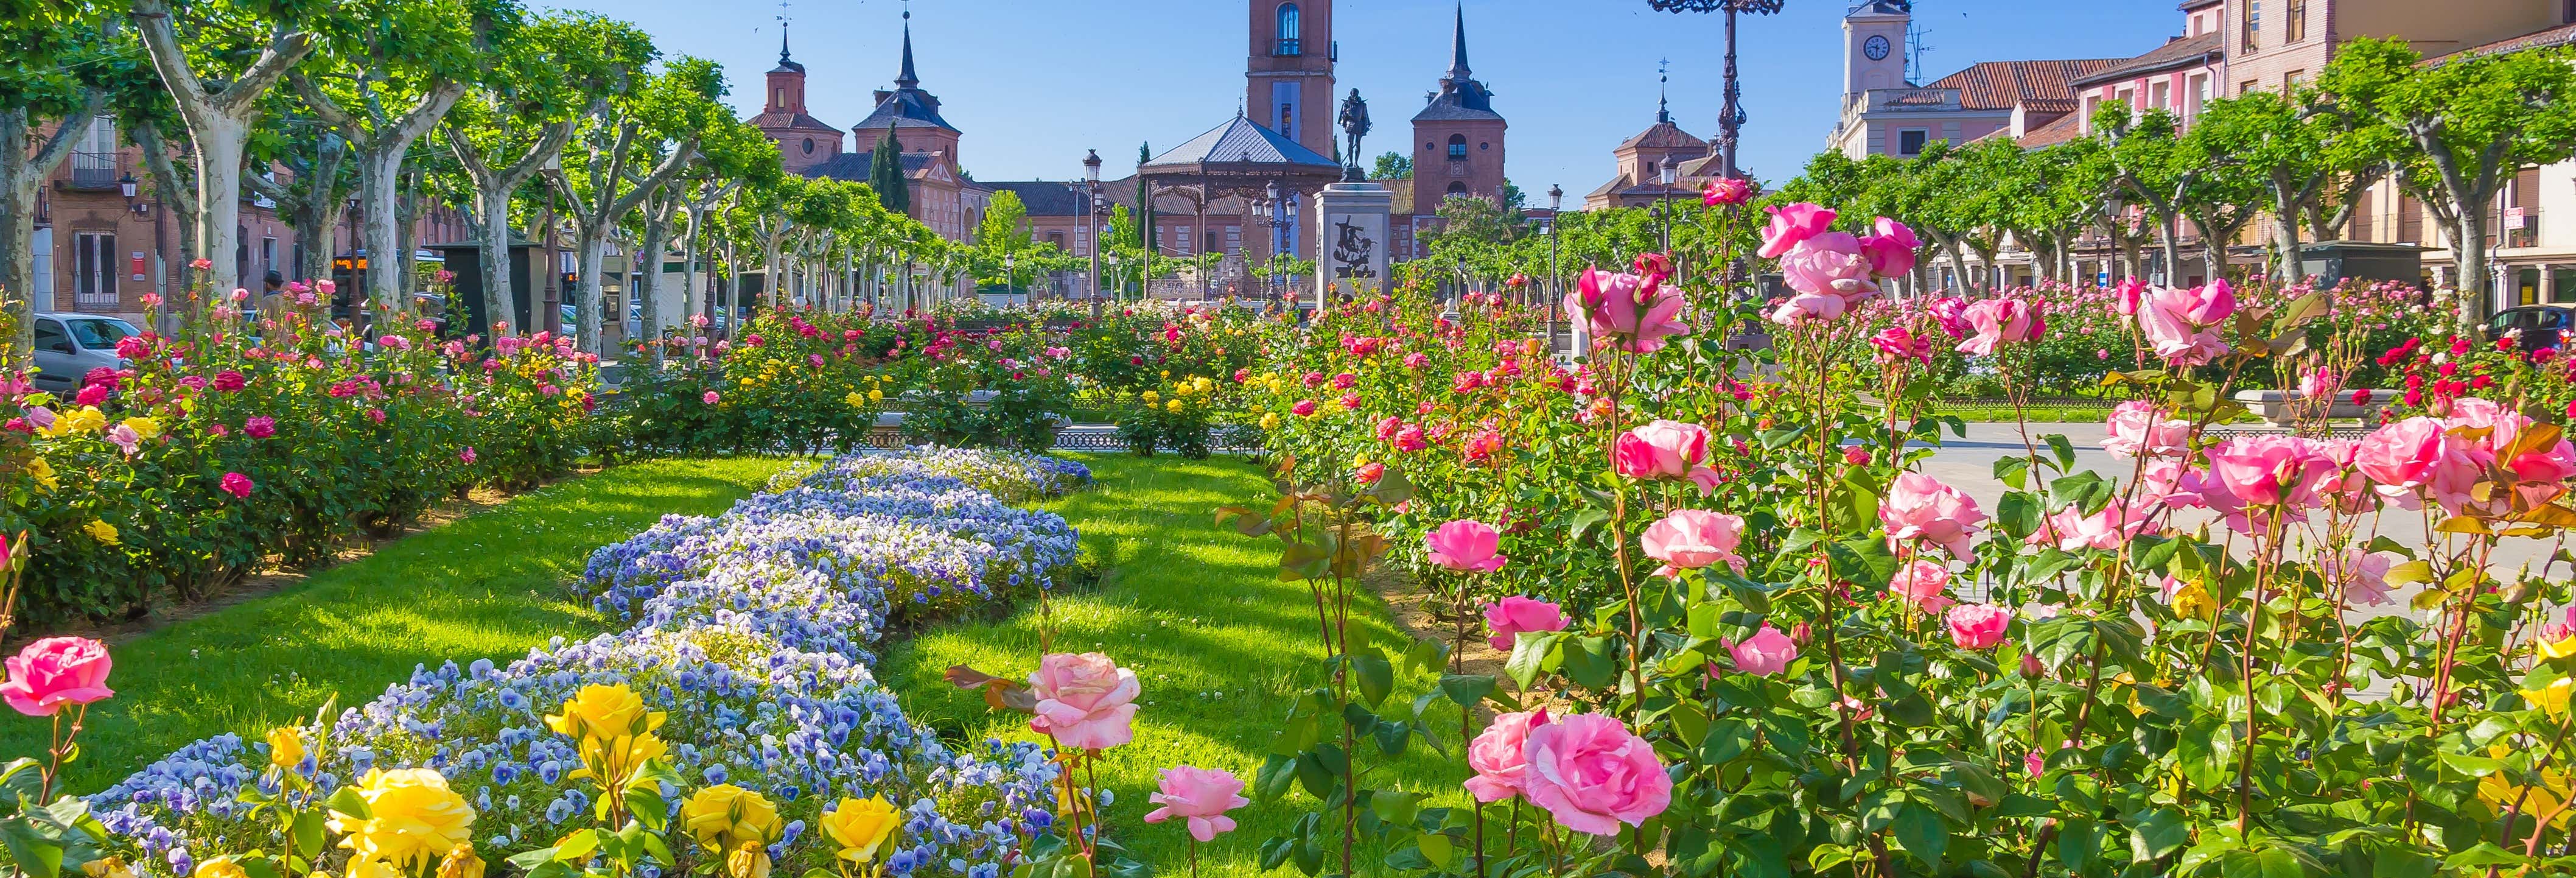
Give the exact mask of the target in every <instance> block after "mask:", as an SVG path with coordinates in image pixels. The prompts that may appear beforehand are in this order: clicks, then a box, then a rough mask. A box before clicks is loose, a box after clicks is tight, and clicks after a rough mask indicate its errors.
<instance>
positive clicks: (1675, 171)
mask: <svg viewBox="0 0 2576 878" xmlns="http://www.w3.org/2000/svg"><path fill="white" fill-rule="evenodd" d="M1680 171H1681V162H1678V161H1674V160H1673V156H1672V154H1671V153H1665V154H1664V160H1663V161H1661V162H1657V163H1655V179H1656V180H1658V181H1660V182H1662V183H1663V184H1664V185H1663V187H1662V188H1663V190H1664V200H1663V202H1662V203H1661V204H1658V205H1656V207H1657V208H1658V210H1657V211H1656V212H1655V219H1657V220H1660V221H1661V226H1662V229H1661V232H1660V235H1661V238H1662V241H1663V245H1664V255H1666V256H1670V255H1672V252H1673V181H1674V179H1676V178H1677V177H1678V176H1679V174H1680Z"/></svg>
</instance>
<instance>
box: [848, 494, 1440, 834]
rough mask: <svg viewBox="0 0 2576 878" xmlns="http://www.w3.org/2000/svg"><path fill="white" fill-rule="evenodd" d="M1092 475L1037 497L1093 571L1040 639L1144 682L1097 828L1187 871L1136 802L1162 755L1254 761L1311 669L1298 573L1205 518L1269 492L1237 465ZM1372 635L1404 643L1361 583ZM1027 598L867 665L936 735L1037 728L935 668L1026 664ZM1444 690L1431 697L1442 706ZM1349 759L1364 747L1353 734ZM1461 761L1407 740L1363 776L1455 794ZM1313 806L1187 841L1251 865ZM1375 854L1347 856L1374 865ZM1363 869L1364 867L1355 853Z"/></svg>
mask: <svg viewBox="0 0 2576 878" xmlns="http://www.w3.org/2000/svg"><path fill="white" fill-rule="evenodd" d="M1083 459H1084V461H1085V462H1086V463H1089V464H1090V465H1091V466H1092V467H1093V472H1094V473H1095V474H1096V475H1098V476H1099V479H1100V484H1099V485H1098V486H1097V487H1095V488H1093V489H1091V490H1088V491H1084V492H1081V493H1077V494H1073V495H1071V496H1068V497H1066V498H1064V499H1062V500H1058V501H1055V502H1053V503H1050V504H1048V507H1047V508H1050V509H1052V510H1054V511H1056V512H1058V513H1060V514H1062V515H1063V516H1064V517H1065V518H1066V519H1067V520H1069V521H1071V522H1072V523H1073V526H1074V527H1075V528H1076V529H1078V530H1080V531H1081V534H1082V544H1083V548H1084V550H1085V552H1086V553H1087V554H1089V555H1090V556H1091V557H1092V558H1093V559H1095V560H1096V561H1097V562H1098V563H1099V564H1100V565H1101V566H1102V567H1103V568H1104V570H1105V573H1104V575H1103V577H1102V580H1101V581H1100V583H1099V584H1098V585H1097V586H1096V587H1092V588H1088V589H1079V590H1069V591H1067V592H1064V593H1059V594H1057V595H1056V596H1055V598H1054V600H1053V603H1054V608H1055V618H1056V625H1057V628H1056V631H1057V633H1056V640H1055V648H1056V649H1057V650H1058V651H1100V652H1106V653H1108V654H1109V655H1110V657H1112V658H1115V659H1117V660H1118V662H1119V663H1120V664H1122V665H1125V666H1127V667H1130V668H1133V669H1135V671H1136V675H1137V677H1138V678H1139V679H1140V680H1141V681H1142V682H1143V684H1144V695H1143V697H1142V698H1141V699H1139V700H1140V702H1141V703H1142V705H1143V707H1142V709H1141V710H1139V711H1138V712H1137V715H1136V740H1135V742H1134V743H1132V744H1129V745H1127V746H1125V747H1120V748H1117V749H1114V750H1111V751H1109V753H1108V758H1107V759H1106V760H1105V761H1104V764H1103V765H1102V771H1101V774H1100V782H1101V783H1102V785H1104V786H1106V787H1108V788H1109V789H1111V790H1113V791H1115V793H1116V801H1115V803H1114V804H1113V805H1112V806H1111V807H1110V808H1109V809H1108V813H1107V822H1108V824H1109V826H1108V829H1109V832H1110V834H1111V836H1112V837H1113V838H1115V839H1117V840H1118V841H1119V842H1120V843H1121V844H1124V845H1126V846H1128V848H1129V849H1130V850H1132V851H1135V852H1137V853H1138V854H1139V855H1141V856H1142V857H1143V858H1145V859H1147V860H1148V861H1149V862H1151V863H1152V864H1153V866H1154V868H1155V870H1156V873H1157V874H1162V875H1187V874H1189V873H1188V865H1187V860H1186V856H1187V855H1186V850H1185V847H1184V846H1185V844H1186V842H1187V839H1188V833H1187V832H1186V831H1185V830H1184V828H1183V827H1182V825H1181V824H1180V823H1179V822H1178V821H1175V822H1169V823H1162V824H1152V825H1148V824H1145V823H1143V822H1142V819H1141V818H1142V817H1143V816H1144V814H1145V812H1146V811H1148V810H1151V809H1152V808H1153V805H1152V804H1150V803H1149V802H1147V801H1146V794H1148V793H1151V792H1153V790H1154V782H1155V776H1156V771H1157V770H1158V769H1161V768H1164V767H1168V766H1172V765H1180V764H1188V765H1197V766H1203V767H1211V768H1224V769H1227V770H1230V771H1233V772H1234V773H1235V774H1236V775H1238V776H1241V777H1243V778H1245V779H1246V780H1247V781H1248V780H1250V778H1251V777H1252V774H1253V772H1254V771H1255V770H1256V769H1258V768H1260V766H1261V763H1262V759H1263V756H1264V755H1265V754H1266V753H1267V752H1268V750H1269V746H1270V742H1271V739H1272V737H1273V736H1274V735H1275V733H1276V731H1277V728H1278V724H1279V722H1280V720H1281V718H1282V717H1283V716H1284V714H1285V710H1286V707H1287V705H1288V703H1289V700H1290V699H1291V697H1292V696H1293V695H1294V694H1295V693H1298V692H1302V691H1304V690H1305V689H1307V688H1309V687H1312V686H1315V685H1317V684H1319V683H1321V682H1322V681H1323V680H1324V673H1323V670H1322V666H1321V660H1322V655H1323V651H1322V649H1321V647H1320V646H1319V645H1318V644H1317V642H1316V632H1315V616H1314V609H1313V607H1314V605H1313V599H1312V598H1311V597H1309V595H1308V592H1307V588H1306V585H1305V584H1304V583H1297V582H1281V581H1279V578H1278V566H1277V561H1278V546H1279V544H1278V541H1277V540H1274V539H1267V538H1265V539H1259V540H1255V539H1249V538H1245V537H1242V536H1238V535H1236V534H1235V533H1234V532H1233V531H1232V530H1231V529H1226V530H1220V529H1218V528H1216V527H1215V525H1214V518H1213V514H1212V513H1213V511H1214V510H1215V508H1216V507H1218V506H1222V505H1226V504H1229V503H1267V502H1268V501H1269V500H1270V499H1271V498H1273V497H1274V496H1275V494H1273V493H1272V492H1271V489H1270V485H1269V483H1268V481H1267V479H1266V478H1265V477H1264V476H1263V475H1262V474H1261V472H1260V471H1259V470H1256V469H1254V468H1253V467H1251V466H1248V465H1245V464H1242V463H1239V462H1232V461H1225V460H1207V461H1183V460H1175V459H1170V458H1156V459H1152V460H1142V459H1138V458H1133V457H1125V456H1119V457H1107V456H1095V457H1085V458H1083ZM1354 618H1355V619H1358V620H1365V623H1366V624H1367V625H1368V626H1369V627H1370V628H1372V629H1373V630H1372V631H1371V633H1370V636H1371V638H1372V639H1373V640H1375V641H1376V642H1379V643H1400V642H1404V641H1403V640H1402V639H1401V636H1400V635H1398V634H1397V633H1396V632H1395V630H1394V628H1393V626H1392V625H1391V623H1390V622H1389V621H1388V615H1387V611H1386V608H1385V606H1384V605H1383V604H1382V603H1380V602H1378V601H1377V600H1375V599H1374V597H1371V598H1370V599H1369V600H1368V601H1367V602H1366V603H1365V604H1364V605H1363V606H1361V607H1359V608H1358V609H1357V610H1356V611H1355V612H1354ZM1037 660H1038V615H1037V611H1036V608H1035V607H1034V606H1031V607H1027V608H1023V609H1022V610H1021V611H1020V612H1018V613H1015V614H1013V615H1012V616H1010V617H1009V618H1007V619H1004V620H1001V621H998V622H991V623H983V624H970V623H960V624H949V625H943V626H940V627H938V628H935V629H933V630H931V631H928V632H924V633H923V634H921V635H920V636H919V637H918V638H917V639H915V640H913V641H911V642H909V643H906V644H903V645H900V646H897V647H894V648H893V649H892V650H891V651H890V652H888V653H887V654H886V656H885V658H884V660H883V661H882V662H881V663H880V665H879V669H878V677H879V678H880V679H881V680H883V681H884V682H885V683H886V685H887V686H889V687H892V688H893V689H895V690H896V691H897V692H898V693H899V694H900V695H901V697H902V700H903V704H904V709H905V711H906V712H907V713H908V714H909V715H910V716H912V718H913V719H914V720H916V721H918V722H922V723H925V724H930V725H933V726H935V727H937V728H939V729H940V730H941V732H942V733H943V734H945V735H948V736H950V737H956V738H963V739H965V740H981V739H983V738H985V737H1000V738H1004V739H1008V740H1040V738H1039V736H1037V735H1036V734H1034V733H1032V732H1030V731H1028V727H1027V725H1026V718H1025V717H1024V716H1017V715H1013V716H1004V715H999V714H995V713H992V712H990V711H988V710H987V709H986V708H985V706H984V703H983V701H982V700H981V698H980V697H978V696H975V695H972V694H968V693H962V692H959V691H958V690H956V689H954V688H952V687H950V686H949V685H948V684H947V683H945V682H944V681H942V680H941V679H940V673H941V672H942V671H943V670H945V669H946V668H947V667H948V666H950V665H953V664H967V665H972V666H974V667H976V668H978V669H981V670H984V671H987V672H990V673H993V674H998V675H1002V676H1009V677H1025V676H1026V675H1027V674H1028V673H1029V672H1030V671H1031V670H1034V669H1035V668H1036V666H1037ZM1428 683H1429V680H1428V679H1427V678H1425V679H1415V680H1410V681H1407V683H1406V684H1404V685H1400V686H1399V689H1398V692H1397V693H1396V695H1395V696H1394V697H1392V698H1389V699H1388V700H1387V702H1386V704H1385V705H1384V706H1383V707H1382V708H1381V710H1380V712H1381V713H1383V714H1387V715H1389V716H1399V715H1402V714H1404V713H1406V712H1407V711H1408V710H1409V706H1410V704H1411V703H1412V698H1413V696H1414V695H1416V694H1419V693H1420V692H1421V691H1422V690H1423V688H1424V687H1425V686H1427V684H1428ZM1442 704H1444V705H1445V704H1446V702H1442ZM1431 717H1432V721H1431V725H1432V727H1433V728H1435V729H1446V730H1448V731H1447V733H1446V734H1444V735H1443V736H1442V739H1443V741H1444V742H1450V746H1451V747H1452V750H1451V752H1452V753H1453V754H1454V753H1455V752H1456V751H1455V749H1454V742H1453V741H1451V739H1452V738H1454V736H1455V734H1456V729H1457V723H1458V712H1457V710H1456V709H1454V708H1449V707H1434V708H1432V712H1431ZM1362 752H1363V753H1366V754H1370V755H1368V756H1364V757H1363V762H1362V764H1363V765H1367V764H1371V763H1370V762H1369V760H1371V759H1375V758H1377V757H1375V756H1374V754H1375V753H1376V750H1375V748H1374V747H1371V746H1368V745H1366V744H1363V745H1362ZM1464 777H1465V775H1464V769H1463V768H1462V767H1460V766H1459V764H1458V763H1457V762H1456V761H1454V759H1444V758H1442V757H1440V756H1438V755H1436V754H1435V753H1433V752H1432V751H1430V750H1428V749H1426V748H1424V747H1422V746H1421V742H1420V741H1419V740H1416V741H1415V742H1414V746H1413V748H1412V749H1411V750H1410V751H1409V753H1408V754H1407V755H1406V756H1405V757H1404V758H1402V759H1400V760H1393V761H1392V763H1391V764H1389V765H1386V766H1385V767H1384V768H1383V769H1381V773H1380V774H1379V775H1377V776H1376V777H1374V778H1364V779H1363V780H1362V785H1363V786H1371V787H1376V788H1381V789H1394V788H1401V789H1415V790H1434V791H1442V792H1444V793H1446V794H1447V795H1445V796H1444V798H1443V800H1442V801H1438V802H1435V804H1449V805H1455V804H1460V803H1462V802H1463V801H1464V800H1465V796H1464V795H1463V794H1459V793H1457V792H1456V791H1457V790H1458V785H1457V782H1458V781H1459V780H1460V779H1463V778H1464ZM1313 806H1314V800H1313V799H1312V798H1310V797H1307V796H1306V795H1305V794H1303V793H1302V792H1300V793H1293V794H1291V796H1290V797H1288V798H1287V799H1285V800H1283V801H1281V802H1280V803H1277V804H1274V805H1269V806H1263V805H1258V804H1256V805H1254V806H1252V807H1249V808H1245V809H1242V810H1239V811H1236V812H1235V813H1234V816H1235V818H1236V819H1237V820H1238V821H1240V822H1241V825H1242V828H1240V829H1238V830H1237V831H1235V832H1234V833H1232V834H1230V835H1223V836H1218V837H1217V840H1216V842H1215V843H1213V844H1211V845H1207V846H1205V847H1204V848H1203V849H1202V850H1201V851H1200V858H1199V864H1200V871H1201V874H1204V875H1211V876H1214V875H1243V876H1248V875H1255V874H1261V873H1260V872H1259V871H1258V869H1257V860H1258V857H1259V848H1260V845H1261V842H1262V841H1263V840H1264V839H1266V838H1267V837H1269V835H1270V834H1271V833H1274V832H1277V831H1280V830H1282V829H1284V828H1286V827H1287V826H1289V825H1290V824H1292V823H1293V822H1294V821H1295V819H1296V815H1297V814H1299V813H1302V812H1303V811H1304V810H1306V809H1308V808H1311V807H1313ZM1374 861H1375V856H1374V855H1372V856H1370V857H1369V858H1368V859H1367V860H1364V861H1363V862H1367V863H1372V864H1373V863H1374ZM1362 868H1363V870H1364V871H1377V870H1375V869H1374V868H1371V867H1368V866H1363V867H1362Z"/></svg>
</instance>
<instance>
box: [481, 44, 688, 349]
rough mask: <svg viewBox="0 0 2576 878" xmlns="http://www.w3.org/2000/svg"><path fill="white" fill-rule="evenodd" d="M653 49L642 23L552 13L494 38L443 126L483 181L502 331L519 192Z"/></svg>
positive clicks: (487, 300) (495, 308)
mask: <svg viewBox="0 0 2576 878" xmlns="http://www.w3.org/2000/svg"><path fill="white" fill-rule="evenodd" d="M653 54H654V49H653V41H652V38H651V37H648V36H646V35H645V34H644V32H643V31H641V30H637V29H636V28H635V27H634V26H633V25H629V24H625V23H623V22H617V21H612V20H609V19H606V18H602V17H600V16H597V15H593V14H590V13H586V12H558V13H549V14H547V15H544V16H542V17H539V18H537V19H535V20H533V21H531V22H529V23H528V25H527V26H526V27H522V28H518V29H515V30H514V31H512V32H511V34H510V39H509V40H507V41H506V42H503V43H501V44H499V45H497V46H495V47H494V50H493V56H494V57H493V58H492V59H491V65H490V67H489V68H488V69H487V71H486V73H485V75H484V76H483V79H482V81H481V82H478V83H477V84H476V87H475V88H474V89H473V90H472V92H471V93H470V94H469V96H468V98H467V99H465V100H462V101H459V102H458V104H457V106H456V108H455V109H454V110H452V111H450V112H449V114H448V116H447V118H446V120H445V122H444V123H443V124H442V125H441V126H440V129H441V131H442V132H443V133H444V134H445V135H446V138H447V143H448V147H449V149H450V150H451V151H452V152H454V153H455V154H456V160H457V163H458V164H460V165H463V166H464V170H465V173H466V176H467V177H468V178H470V179H471V180H472V181H473V184H474V202H475V205H476V210H475V217H476V219H477V220H478V221H479V222H480V227H479V231H480V232H481V233H482V238H483V248H482V249H483V253H484V254H485V256H486V257H487V258H485V259H483V260H482V263H483V303H484V312H483V313H484V314H485V315H486V317H487V319H488V320H489V321H490V325H491V327H492V329H493V331H494V332H495V334H498V332H499V328H500V326H501V325H502V324H503V323H505V322H508V321H511V320H514V319H516V315H517V314H518V313H519V308H518V293H517V291H516V290H514V289H512V287H511V286H510V281H509V277H510V275H509V266H510V260H509V256H508V254H509V252H510V200H511V197H512V196H513V195H515V194H517V193H518V190H519V188H520V187H521V186H522V185H524V184H526V183H528V182H529V180H530V179H531V178H532V177H534V176H535V175H536V173H537V172H538V171H539V170H541V169H543V168H545V167H546V166H547V165H549V164H552V163H554V161H555V159H556V157H557V156H559V155H561V154H562V152H563V148H564V145H565V143H567V142H569V141H570V140H571V139H572V133H573V130H574V128H575V126H577V125H579V124H580V123H581V121H582V120H583V119H586V118H589V117H590V116H592V115H595V114H598V113H600V112H602V111H603V110H604V109H605V108H606V105H607V101H608V98H609V96H611V95H615V94H618V93H620V92H622V91H624V90H625V88H626V87H627V79H628V77H631V76H635V75H638V74H639V72H640V71H642V70H643V68H644V66H645V65H646V64H648V63H650V62H651V61H652V59H653ZM647 276H648V277H649V276H650V273H649V272H648V273H647ZM521 328H522V329H524V328H525V327H521Z"/></svg>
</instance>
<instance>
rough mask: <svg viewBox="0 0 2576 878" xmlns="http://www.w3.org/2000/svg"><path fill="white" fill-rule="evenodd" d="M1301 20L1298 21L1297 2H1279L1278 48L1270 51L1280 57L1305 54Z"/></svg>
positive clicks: (1303, 31) (1303, 30)
mask: <svg viewBox="0 0 2576 878" xmlns="http://www.w3.org/2000/svg"><path fill="white" fill-rule="evenodd" d="M1304 35H1305V28H1304V27H1303V22H1300V21H1298V16H1297V4H1295V3H1281V4H1279V49H1278V51H1276V52H1274V53H1272V54H1276V55H1280V56H1282V57H1293V56H1296V55H1302V54H1305V41H1304V40H1303V39H1300V38H1301V37H1303V36H1304Z"/></svg>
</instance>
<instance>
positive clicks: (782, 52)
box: [778, 18, 795, 67]
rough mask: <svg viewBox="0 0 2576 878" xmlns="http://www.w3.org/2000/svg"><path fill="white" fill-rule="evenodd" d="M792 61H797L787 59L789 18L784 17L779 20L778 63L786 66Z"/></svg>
mask: <svg viewBox="0 0 2576 878" xmlns="http://www.w3.org/2000/svg"><path fill="white" fill-rule="evenodd" d="M792 63H795V62H792V61H789V60H788V59H787V20H786V19H783V18H782V19H779V20H778V64H779V66H781V67H784V66H786V65H788V64H792Z"/></svg>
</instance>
